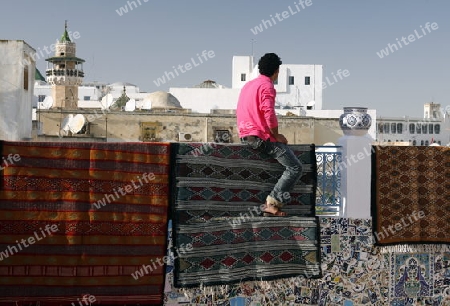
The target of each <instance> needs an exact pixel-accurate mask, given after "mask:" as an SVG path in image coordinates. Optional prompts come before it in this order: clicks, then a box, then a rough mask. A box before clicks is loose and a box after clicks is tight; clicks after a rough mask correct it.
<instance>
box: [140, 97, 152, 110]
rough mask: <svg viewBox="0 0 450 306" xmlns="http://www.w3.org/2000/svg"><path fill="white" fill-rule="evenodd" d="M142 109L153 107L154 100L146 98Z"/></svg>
mask: <svg viewBox="0 0 450 306" xmlns="http://www.w3.org/2000/svg"><path fill="white" fill-rule="evenodd" d="M142 109H152V101H150V100H148V99H145V100H144V104H143V105H142Z"/></svg>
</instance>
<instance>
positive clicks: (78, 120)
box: [69, 114, 86, 134]
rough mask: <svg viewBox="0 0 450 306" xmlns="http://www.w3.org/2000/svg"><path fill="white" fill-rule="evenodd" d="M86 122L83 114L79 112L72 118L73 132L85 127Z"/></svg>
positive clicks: (71, 130)
mask: <svg viewBox="0 0 450 306" xmlns="http://www.w3.org/2000/svg"><path fill="white" fill-rule="evenodd" d="M85 123H86V119H85V118H84V116H83V115H81V114H78V115H75V116H74V117H73V119H72V121H71V122H70V123H69V129H70V132H71V133H72V134H76V133H78V132H79V131H81V129H82V128H83V126H84V124H85Z"/></svg>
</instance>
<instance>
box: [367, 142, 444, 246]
mask: <svg viewBox="0 0 450 306" xmlns="http://www.w3.org/2000/svg"><path fill="white" fill-rule="evenodd" d="M372 175H373V180H372V181H373V189H372V194H373V198H372V211H373V212H372V216H373V224H374V229H373V231H374V236H375V239H376V240H377V244H379V245H389V244H398V243H403V244H404V243H450V148H448V147H437V146H436V147H435V146H430V147H412V146H411V147H397V146H384V147H381V146H376V147H374V155H373V167H372Z"/></svg>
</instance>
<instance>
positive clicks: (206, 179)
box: [172, 143, 321, 287]
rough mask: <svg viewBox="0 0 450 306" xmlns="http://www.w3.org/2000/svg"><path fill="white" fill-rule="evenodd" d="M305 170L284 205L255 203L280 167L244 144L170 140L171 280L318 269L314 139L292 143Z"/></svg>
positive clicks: (191, 282) (310, 273) (209, 280)
mask: <svg viewBox="0 0 450 306" xmlns="http://www.w3.org/2000/svg"><path fill="white" fill-rule="evenodd" d="M291 148H292V149H293V151H294V152H295V154H296V155H297V156H298V158H299V159H300V160H301V161H302V162H303V170H304V175H303V177H302V178H301V179H300V181H299V182H298V184H297V185H296V186H295V188H294V190H293V192H292V194H291V199H292V200H291V203H290V204H289V205H287V206H286V207H285V208H284V210H285V211H286V212H287V213H288V214H289V216H288V217H261V216H259V213H260V212H261V211H260V205H261V204H262V203H264V201H265V198H266V196H267V195H268V194H269V192H270V190H271V189H272V188H273V186H274V185H275V183H276V182H277V180H278V178H279V177H280V176H281V174H282V172H283V167H282V166H281V165H279V164H278V163H277V161H276V160H273V159H271V158H270V157H268V156H265V155H263V154H260V153H258V152H257V151H255V150H252V149H251V148H249V147H247V146H245V145H226V144H214V143H211V144H209V143H206V144H201V143H181V144H176V145H174V146H173V148H172V153H173V155H174V156H173V158H174V159H175V162H172V164H173V166H174V176H175V180H174V182H173V184H174V185H175V186H173V188H174V190H175V191H174V193H173V198H172V204H173V209H172V213H173V221H174V223H173V226H174V227H173V234H174V255H175V269H174V272H175V273H174V276H175V280H174V281H175V286H177V287H193V286H199V285H219V284H228V283H236V282H240V281H244V280H267V279H277V278H283V277H288V276H298V275H304V276H306V277H309V278H316V277H319V276H320V272H321V271H320V260H319V257H320V252H319V243H318V240H319V239H318V232H319V227H318V220H317V219H316V218H315V217H313V215H314V204H315V190H316V176H317V174H316V159H315V148H314V145H293V146H291Z"/></svg>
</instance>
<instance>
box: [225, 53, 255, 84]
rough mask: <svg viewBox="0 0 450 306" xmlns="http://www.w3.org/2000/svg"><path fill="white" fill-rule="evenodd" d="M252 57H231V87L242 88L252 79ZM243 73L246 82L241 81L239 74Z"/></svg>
mask: <svg viewBox="0 0 450 306" xmlns="http://www.w3.org/2000/svg"><path fill="white" fill-rule="evenodd" d="M253 65H254V64H253V57H252V56H233V63H232V72H231V87H232V88H242V86H244V84H245V83H247V82H248V81H249V80H251V79H253V78H254V77H255V75H254V74H253V69H254V67H253ZM242 73H245V75H246V80H245V81H241V74H242Z"/></svg>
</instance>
